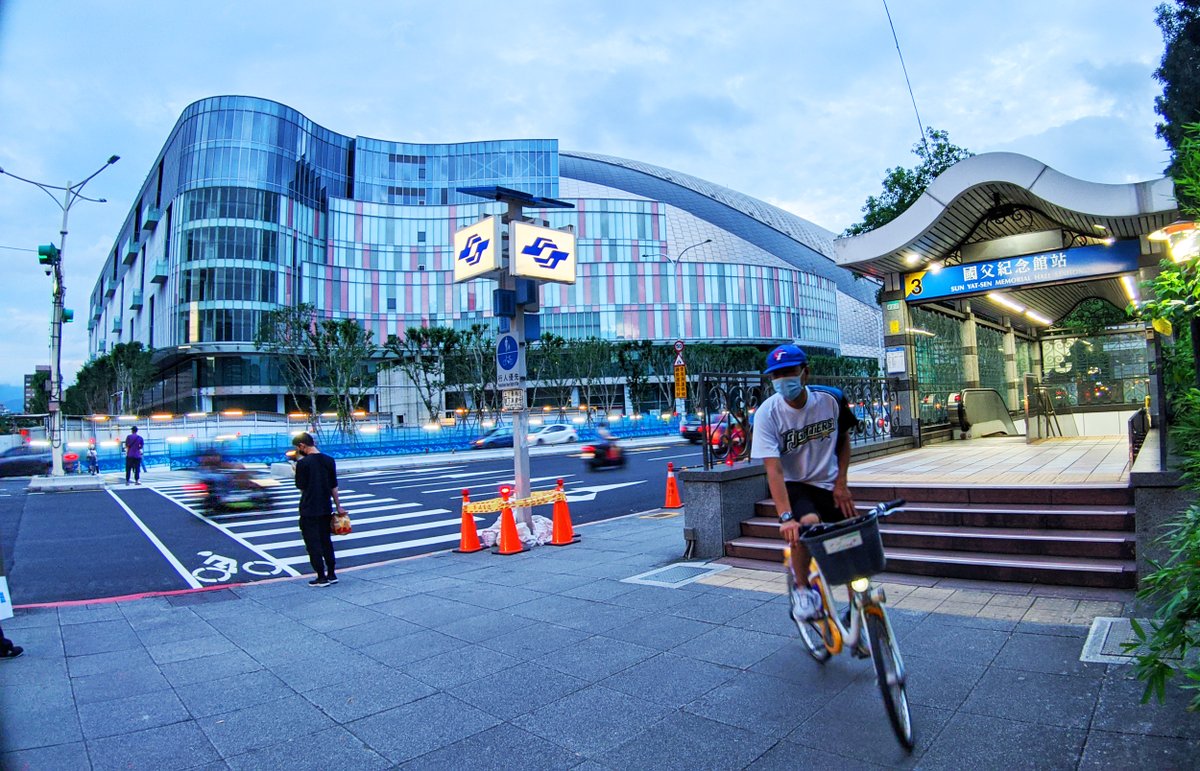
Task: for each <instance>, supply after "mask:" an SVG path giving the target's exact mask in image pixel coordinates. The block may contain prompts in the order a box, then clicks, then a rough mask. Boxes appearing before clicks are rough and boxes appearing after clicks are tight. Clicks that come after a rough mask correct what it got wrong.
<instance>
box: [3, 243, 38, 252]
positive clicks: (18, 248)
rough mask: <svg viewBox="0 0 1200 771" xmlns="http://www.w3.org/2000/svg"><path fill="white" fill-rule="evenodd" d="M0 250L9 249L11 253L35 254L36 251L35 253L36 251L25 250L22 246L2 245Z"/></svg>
mask: <svg viewBox="0 0 1200 771" xmlns="http://www.w3.org/2000/svg"><path fill="white" fill-rule="evenodd" d="M0 249H9V250H11V251H14V252H36V251H37V249H29V248H26V247H24V246H3V245H0Z"/></svg>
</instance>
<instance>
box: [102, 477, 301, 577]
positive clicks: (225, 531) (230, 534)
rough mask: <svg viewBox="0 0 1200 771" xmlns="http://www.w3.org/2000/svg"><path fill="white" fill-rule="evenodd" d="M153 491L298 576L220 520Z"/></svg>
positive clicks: (294, 570) (291, 568)
mask: <svg viewBox="0 0 1200 771" xmlns="http://www.w3.org/2000/svg"><path fill="white" fill-rule="evenodd" d="M150 489H151V490H154V488H153V487H152V488H150ZM109 492H110V493H111V492H112V490H109ZM154 492H156V493H158V494H159V495H161V496H162V497H164V498H166V499H167V500H168V501H170V502H171V503H173V504H175V505H176V506H178V507H179V508H181V509H183V510H184V511H186V512H187V513H189V514H191V515H192V516H193V517H195V518H196V519H198V520H200V521H201V522H204V523H205V524H207V525H211V526H212V527H215V528H216V529H217V530H220V531H221V532H222V533H224V534H225V535H227V536H229V537H230V538H232V539H233V540H235V541H237V542H238V543H240V544H241V545H242V546H245V547H246V548H247V549H249V550H250V551H252V552H254V553H255V554H257V555H258V556H260V557H262V558H263V559H265V560H266V561H267V562H270V563H271V564H272V565H275V566H277V567H278V568H279V569H280V570H283V571H284V572H285V573H289V574H291V575H293V576H298V575H300V573H299V572H298V571H297V570H296V569H295V568H293V567H291V566H289V565H286V564H284V563H282V562H279V561H278V560H276V559H275V558H274V557H272V556H271V555H270V554H267V553H266V552H265V551H263V550H262V549H259V548H258V547H257V546H255V545H254V544H252V543H250V542H249V541H247V540H246V539H245V538H242V537H241V536H240V535H238V534H237V533H235V532H233V531H232V530H230V529H229V528H227V527H225V526H224V525H222V524H221V523H220V522H213V521H211V520H209V518H208V517H206V516H204V515H203V514H201V513H200V512H198V511H196V510H195V509H193V508H192V507H191V506H188V505H186V504H183V503H180V502H179V501H177V500H175V499H173V498H172V497H171V496H169V495H167V494H166V493H163V492H159V491H158V490H154Z"/></svg>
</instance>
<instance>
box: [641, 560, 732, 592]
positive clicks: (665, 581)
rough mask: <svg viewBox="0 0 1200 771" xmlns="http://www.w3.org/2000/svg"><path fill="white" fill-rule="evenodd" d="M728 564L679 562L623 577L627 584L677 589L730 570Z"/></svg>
mask: <svg viewBox="0 0 1200 771" xmlns="http://www.w3.org/2000/svg"><path fill="white" fill-rule="evenodd" d="M728 569H729V566H728V565H713V564H710V563H707V562H679V563H676V564H674V565H668V566H666V567H665V568H656V569H655V570H651V571H649V572H647V573H642V574H641V575H637V576H633V577H632V578H625V579H622V582H623V583H626V584H643V585H645V586H662V587H665V588H667V589H677V588H679V587H681V586H686V585H687V584H690V583H692V582H693V581H699V580H700V579H701V578H704V577H705V576H711V575H713V574H714V573H720V572H721V571H722V570H728Z"/></svg>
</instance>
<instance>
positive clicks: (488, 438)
mask: <svg viewBox="0 0 1200 771" xmlns="http://www.w3.org/2000/svg"><path fill="white" fill-rule="evenodd" d="M512 446H513V432H512V428H511V427H509V426H496V427H495V428H493V429H492V430H491V431H488V432H487V433H486V434H484V435H483V436H481V437H479V438H478V439H476V440H475V441H473V442H471V449H474V450H486V449H489V448H491V447H512Z"/></svg>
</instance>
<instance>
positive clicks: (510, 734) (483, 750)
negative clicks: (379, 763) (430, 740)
mask: <svg viewBox="0 0 1200 771" xmlns="http://www.w3.org/2000/svg"><path fill="white" fill-rule="evenodd" d="M582 760H583V757H582V756H580V755H577V754H575V753H573V752H571V751H569V750H565V749H563V748H562V747H559V746H558V745H556V744H553V743H551V742H548V741H546V740H545V739H542V738H541V737H539V736H534V735H533V734H531V733H529V732H528V731H524V730H522V729H520V728H517V727H516V726H514V725H509V724H508V723H504V724H501V725H498V726H496V727H495V728H489V729H487V730H486V731H480V732H479V733H477V734H475V735H474V736H468V737H467V738H466V739H463V740H461V741H458V742H455V743H454V744H451V745H449V746H447V747H443V748H441V749H440V750H434V751H433V752H430V753H427V754H425V755H422V756H421V757H419V758H416V759H415V760H410V761H409V762H407V763H405V764H404V765H403V766H401V768H403V769H405V770H406V771H408V770H409V769H413V770H414V771H416V770H417V769H429V770H430V771H433V770H434V769H461V768H463V766H464V764H466V765H471V764H472V762H473V761H474V762H478V763H479V764H480V765H486V766H487V768H488V769H489V771H491V770H493V769H494V770H496V771H525V770H526V769H531V768H536V769H545V770H546V771H553V769H569V768H575V767H577V766H578V764H579V763H580V762H581V761H582Z"/></svg>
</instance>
